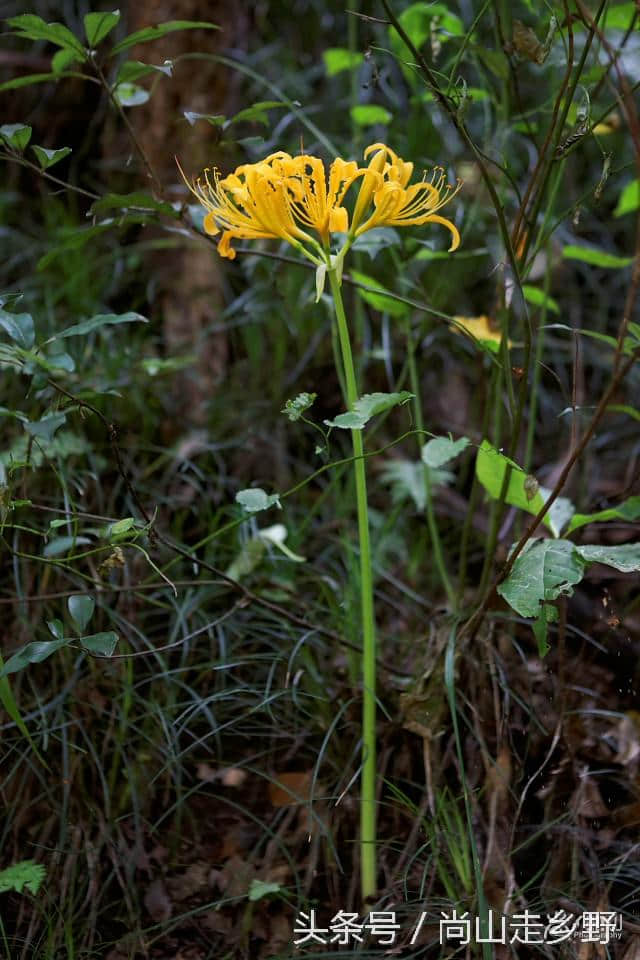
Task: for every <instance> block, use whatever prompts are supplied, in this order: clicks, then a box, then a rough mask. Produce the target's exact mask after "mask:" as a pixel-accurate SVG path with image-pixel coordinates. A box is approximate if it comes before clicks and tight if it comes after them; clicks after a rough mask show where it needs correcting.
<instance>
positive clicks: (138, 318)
mask: <svg viewBox="0 0 640 960" xmlns="http://www.w3.org/2000/svg"><path fill="white" fill-rule="evenodd" d="M138 322H140V323H148V322H149V321H148V320H147V318H146V317H143V316H142V314H140V313H133V312H132V311H129V313H99V314H97V315H96V316H95V317H91V318H90V319H89V320H83V321H82V322H81V323H74V325H73V326H72V327H67V329H66V330H63V331H62V333H59V334H58V338H59V339H63V338H64V337H79V336H83V335H84V334H85V333H91V332H92V331H93V330H99V329H100V328H101V327H108V326H112V325H114V324H119V323H138Z"/></svg>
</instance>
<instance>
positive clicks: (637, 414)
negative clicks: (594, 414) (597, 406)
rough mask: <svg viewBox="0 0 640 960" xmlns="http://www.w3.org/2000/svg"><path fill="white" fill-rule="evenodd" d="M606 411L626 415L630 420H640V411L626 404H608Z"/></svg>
mask: <svg viewBox="0 0 640 960" xmlns="http://www.w3.org/2000/svg"><path fill="white" fill-rule="evenodd" d="M607 410H612V411H613V412H614V413H626V415H627V416H628V417H631V419H632V420H640V410H636V408H635V407H630V406H629V405H628V404H626V403H610V404H609V405H608V407H607Z"/></svg>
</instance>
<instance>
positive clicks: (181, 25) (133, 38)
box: [111, 20, 220, 56]
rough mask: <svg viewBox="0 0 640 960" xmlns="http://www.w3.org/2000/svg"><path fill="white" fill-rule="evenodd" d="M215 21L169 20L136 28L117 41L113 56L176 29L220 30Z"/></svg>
mask: <svg viewBox="0 0 640 960" xmlns="http://www.w3.org/2000/svg"><path fill="white" fill-rule="evenodd" d="M219 29H220V28H219V27H218V26H217V25H216V24H215V23H205V22H203V21H201V20H168V21H167V22H166V23H159V24H158V25H157V26H155V27H143V29H142V30H136V31H135V33H130V34H129V36H128V37H125V38H124V40H121V41H120V43H116V45H115V47H114V48H113V50H112V51H111V56H115V55H116V54H117V53H121V52H122V51H123V50H128V49H129V47H135V46H136V44H138V43H149V42H150V41H151V40H159V39H160V37H165V36H166V35H167V34H168V33H174V32H175V31H176V30H219Z"/></svg>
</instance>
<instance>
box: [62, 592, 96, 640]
mask: <svg viewBox="0 0 640 960" xmlns="http://www.w3.org/2000/svg"><path fill="white" fill-rule="evenodd" d="M95 606H96V602H95V600H94V599H93V597H90V596H89V594H87V593H80V594H78V593H76V594H74V595H73V596H72V597H69V599H68V600H67V607H68V609H69V613H70V614H71V619H72V620H73V622H74V623H75V625H76V627H77V628H78V631H79V632H80V633H83V631H84V630H86V627H87V624H88V623H89V620H91V617H92V616H93V611H94V610H95Z"/></svg>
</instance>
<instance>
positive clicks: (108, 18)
mask: <svg viewBox="0 0 640 960" xmlns="http://www.w3.org/2000/svg"><path fill="white" fill-rule="evenodd" d="M119 21H120V11H119V10H112V11H111V12H106V13H85V15H84V32H85V34H86V37H87V41H88V43H89V46H90V47H97V46H98V44H99V43H100V41H101V40H104V38H105V37H106V36H107V34H108V33H111V31H112V30H113V28H114V27H115V26H116V24H118V23H119Z"/></svg>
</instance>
